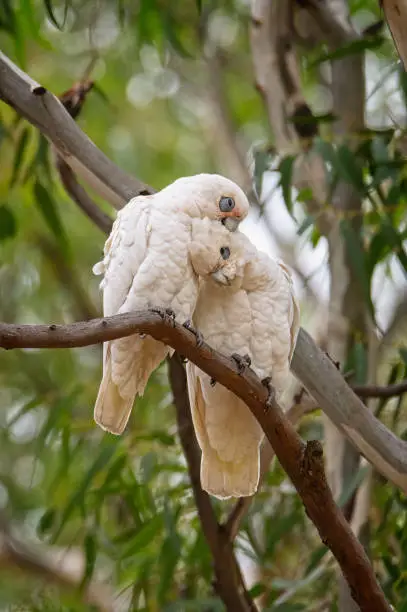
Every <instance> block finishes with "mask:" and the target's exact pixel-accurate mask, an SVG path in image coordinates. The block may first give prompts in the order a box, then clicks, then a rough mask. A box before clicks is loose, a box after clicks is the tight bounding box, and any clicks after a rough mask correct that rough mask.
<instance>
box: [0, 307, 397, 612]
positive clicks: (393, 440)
mask: <svg viewBox="0 0 407 612" xmlns="http://www.w3.org/2000/svg"><path fill="white" fill-rule="evenodd" d="M136 331H137V332H140V333H145V334H149V335H151V336H152V337H154V338H156V339H157V340H161V341H163V342H165V343H166V344H168V345H169V346H172V347H173V348H174V349H175V350H176V351H178V352H179V353H181V354H183V355H185V356H186V357H187V358H188V359H190V360H191V361H192V362H193V363H195V364H196V365H197V366H198V367H199V368H201V369H202V370H204V371H205V372H206V373H207V374H208V375H209V376H212V377H213V378H215V379H216V380H217V381H218V382H219V383H220V384H223V385H224V386H225V387H227V388H228V389H230V390H231V391H233V392H234V393H235V394H236V395H237V396H238V397H240V398H241V399H242V400H243V401H245V403H246V404H247V406H248V407H249V408H250V410H251V411H252V412H253V414H254V416H255V417H256V419H257V420H258V421H259V423H260V425H261V426H262V428H263V430H264V432H265V434H266V436H267V438H268V440H269V442H270V444H271V445H272V447H273V449H274V451H275V453H276V456H277V457H278V459H279V461H280V463H281V465H282V466H283V468H284V469H285V471H286V472H287V474H288V475H289V477H290V478H291V480H292V481H293V483H294V485H295V487H296V489H297V491H298V493H299V494H300V496H301V499H302V501H303V503H304V505H305V508H306V512H307V514H308V515H309V517H310V518H311V519H312V521H313V522H314V524H315V525H316V527H317V529H318V531H319V533H320V536H321V538H322V541H323V542H324V543H326V545H327V546H328V547H329V548H330V549H331V551H332V552H333V554H334V556H335V557H336V559H337V561H338V562H339V564H340V566H341V568H342V571H343V573H344V575H345V576H346V578H347V580H348V582H349V585H350V587H351V589H352V593H353V595H354V597H355V600H356V601H357V602H358V604H359V605H360V608H361V610H363V611H365V610H366V611H370V610H377V611H378V612H380V611H381V610H383V611H384V610H386V612H387V611H389V610H390V607H389V606H388V605H387V603H386V601H385V599H384V595H383V593H382V591H381V589H380V587H379V585H378V583H377V582H376V579H375V575H374V572H373V569H372V567H371V565H370V563H369V560H368V558H367V557H366V554H365V552H364V550H363V547H362V546H361V545H360V543H359V542H358V541H357V539H356V538H355V536H354V534H353V533H352V530H351V529H350V527H349V525H348V523H347V522H346V520H345V518H344V516H343V515H342V513H341V512H340V511H339V510H338V508H337V506H336V505H335V502H334V500H333V497H332V494H331V491H330V489H329V486H328V485H327V482H326V479H325V475H324V472H323V462H322V449H321V447H320V446H319V444H315V443H309V444H308V445H307V446H306V447H305V446H304V444H303V443H302V441H301V439H300V437H299V436H298V434H297V432H296V431H295V429H294V427H293V426H292V425H291V423H290V422H289V420H288V419H287V418H286V417H285V416H284V414H283V412H282V411H281V409H280V408H279V406H278V405H277V404H276V403H275V402H274V403H273V406H272V409H271V410H268V411H265V405H266V400H267V391H266V389H265V387H264V386H263V385H262V384H261V382H260V380H259V379H258V378H257V376H256V375H255V374H254V372H253V371H252V370H250V369H246V371H244V372H243V373H239V369H238V367H237V365H236V363H235V362H234V361H233V360H232V359H229V358H227V357H225V356H224V355H222V354H221V353H218V352H217V351H214V350H213V349H211V347H209V346H208V345H207V344H205V343H204V344H203V346H201V347H197V345H196V338H195V336H194V334H192V333H191V332H189V331H188V330H187V329H185V328H184V327H182V326H181V325H179V324H173V322H172V321H167V320H165V319H162V318H161V317H160V315H159V314H157V313H155V312H150V311H147V312H143V313H131V314H123V315H116V316H114V317H109V318H105V319H95V320H93V321H89V322H87V323H75V324H72V325H68V326H62V325H50V326H47V325H37V326H36V325H34V326H31V325H20V326H19V325H7V324H0V346H3V347H4V348H13V347H14V348H15V347H24V346H25V347H47V346H48V347H54V348H57V347H73V346H85V345H89V344H95V343H98V342H101V341H106V340H112V339H114V338H118V337H122V336H127V335H131V334H132V333H134V332H136ZM309 345H311V349H312V350H311V349H310V347H309ZM298 346H299V348H300V351H301V350H304V349H305V350H306V351H307V353H308V355H307V357H308V360H309V361H310V362H311V363H310V369H311V370H312V365H313V363H312V362H313V361H315V357H314V355H313V352H314V353H316V354H317V355H318V359H317V362H318V364H319V367H320V368H321V362H323V365H324V368H323V370H324V371H323V372H322V373H321V374H318V375H315V372H314V373H313V377H312V379H311V384H310V386H311V387H312V388H313V392H314V393H313V395H314V397H315V398H316V399H318V396H321V388H322V391H323V392H324V389H325V385H326V384H327V385H332V378H334V379H335V377H338V378H337V379H336V381H340V382H337V385H342V389H343V388H347V389H348V391H349V394H350V396H351V397H352V396H353V397H354V398H355V401H356V402H359V401H360V400H359V399H358V398H357V397H356V396H355V395H354V394H353V392H352V390H351V389H350V388H349V387H347V385H346V383H345V382H344V381H343V379H342V377H341V375H340V373H339V372H338V371H337V369H336V368H335V366H334V365H333V364H332V363H331V361H330V360H329V359H328V358H327V357H324V356H323V355H322V354H319V353H321V351H319V349H317V347H315V345H313V343H312V340H311V339H310V338H309V337H307V334H306V332H304V331H303V330H301V333H300V335H299V339H298V342H297V347H298ZM318 351H319V353H318ZM300 361H302V360H300ZM294 362H295V359H294ZM314 365H315V364H314ZM300 369H301V368H300ZM321 375H322V379H321ZM315 380H319V381H320V384H317V385H315V382H314V381H315ZM329 381H331V382H329ZM328 388H329V387H328ZM318 389H319V391H318ZM309 390H310V389H309ZM323 392H322V395H324V393H323ZM334 397H335V398H337V394H336V393H334ZM331 402H332V398H331ZM335 411H336V412H338V409H337V408H336V407H335ZM364 416H365V417H366V419H367V422H368V426H370V428H373V429H374V428H375V429H376V431H375V432H374V437H376V439H380V438H381V436H383V435H384V436H385V437H386V440H387V443H389V448H388V449H382V451H384V450H386V452H387V450H388V455H389V456H391V455H392V452H393V451H394V448H395V446H397V447H398V449H400V451H402V452H400V453H399V455H397V453H396V455H395V456H393V457H392V459H393V460H396V461H397V465H399V467H400V468H401V471H400V472H398V471H397V470H395V469H394V468H393V467H392V466H391V464H390V466H389V465H388V463H387V462H383V461H382V462H380V467H381V468H383V467H384V466H385V467H386V468H387V469H386V470H385V471H387V472H390V471H391V472H392V473H395V475H396V477H397V479H398V481H399V484H400V485H401V483H402V484H403V488H404V490H407V487H406V478H407V475H406V469H405V468H406V466H407V457H406V455H407V449H406V447H405V445H404V443H403V442H402V441H401V440H399V439H398V438H397V437H396V436H394V434H392V433H391V432H390V431H388V430H387V429H386V428H385V427H384V426H383V425H382V424H381V423H380V422H379V421H377V420H376V419H375V418H374V417H373V415H371V413H370V412H368V411H364ZM341 418H342V412H341ZM369 421H370V422H369ZM364 426H366V425H365V424H364ZM342 427H343V429H344V431H345V432H346V433H347V434H348V435H349V437H351V439H352V440H353V441H355V440H356V442H358V441H359V444H360V441H361V440H362V442H363V441H364V440H363V437H362V436H359V439H358V437H357V435H355V431H354V430H353V429H352V428H350V427H349V426H346V424H345V423H342ZM356 433H357V432H356ZM351 434H352V435H351ZM360 445H361V446H362V447H363V444H360ZM368 450H370V447H368ZM366 454H367V453H366ZM371 455H372V453H371ZM373 458H374V459H376V460H377V452H376V457H373ZM403 459H404V462H403ZM376 462H377V461H376ZM388 467H390V468H391V469H390V470H389V469H388ZM379 469H380V468H379Z"/></svg>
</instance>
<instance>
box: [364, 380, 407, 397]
mask: <svg viewBox="0 0 407 612" xmlns="http://www.w3.org/2000/svg"><path fill="white" fill-rule="evenodd" d="M352 389H353V391H354V392H355V393H356V395H358V396H359V397H382V398H388V397H398V396H400V395H403V394H404V393H407V380H403V381H402V382H399V383H395V384H394V385H387V386H381V385H352Z"/></svg>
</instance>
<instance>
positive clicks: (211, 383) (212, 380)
mask: <svg viewBox="0 0 407 612" xmlns="http://www.w3.org/2000/svg"><path fill="white" fill-rule="evenodd" d="M210 385H211V387H214V386H215V385H216V380H215V379H214V378H211V380H210Z"/></svg>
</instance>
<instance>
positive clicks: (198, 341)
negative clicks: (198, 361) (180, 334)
mask: <svg viewBox="0 0 407 612" xmlns="http://www.w3.org/2000/svg"><path fill="white" fill-rule="evenodd" d="M182 327H185V329H187V330H188V331H190V332H191V334H194V336H195V338H196V345H197V347H198V348H200V347H201V346H202V345H203V344H204V337H203V335H202V334H201V332H200V331H198V330H197V329H195V327H194V326H193V325H192V321H191V319H187V320H186V321H185V322H184V323H183V324H182Z"/></svg>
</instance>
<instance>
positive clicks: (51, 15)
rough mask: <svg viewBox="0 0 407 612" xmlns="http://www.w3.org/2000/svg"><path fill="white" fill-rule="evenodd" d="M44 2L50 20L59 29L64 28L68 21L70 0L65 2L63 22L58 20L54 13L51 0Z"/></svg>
mask: <svg viewBox="0 0 407 612" xmlns="http://www.w3.org/2000/svg"><path fill="white" fill-rule="evenodd" d="M44 4H45V9H46V11H47V14H48V17H49V20H50V21H51V22H52V23H53V24H54V26H55V27H56V28H57V29H58V30H63V28H64V26H65V23H66V17H67V14H68V0H65V2H64V16H63V19H62V24H60V23H59V22H58V20H57V19H56V17H55V15H54V9H53V6H52V2H51V0H44Z"/></svg>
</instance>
